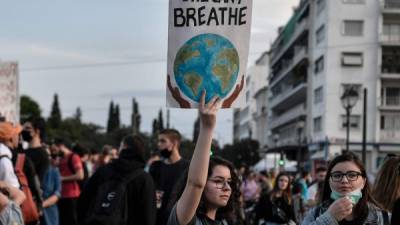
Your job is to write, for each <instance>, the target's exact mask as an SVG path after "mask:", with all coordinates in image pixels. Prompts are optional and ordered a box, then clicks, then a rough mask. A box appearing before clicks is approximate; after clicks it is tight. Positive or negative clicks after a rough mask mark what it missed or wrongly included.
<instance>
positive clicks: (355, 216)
mask: <svg viewBox="0 0 400 225" xmlns="http://www.w3.org/2000/svg"><path fill="white" fill-rule="evenodd" d="M331 224H332V225H337V224H338V225H347V224H349V225H350V224H351V225H367V224H376V225H389V224H390V214H389V213H388V212H386V211H384V210H382V209H381V208H380V207H379V204H378V203H377V202H376V201H375V200H374V199H373V198H372V196H371V192H370V187H369V182H368V177H367V176H366V171H365V168H364V166H363V164H362V162H361V161H360V159H359V158H358V157H357V156H356V155H354V154H353V153H345V154H342V155H339V156H337V157H336V158H335V159H333V160H332V161H331V163H330V164H329V166H328V170H327V176H326V178H325V181H324V189H323V192H322V202H321V203H320V204H319V205H317V206H316V207H314V208H313V209H312V210H310V211H309V212H308V214H307V215H306V217H305V219H304V220H303V223H302V225H331Z"/></svg>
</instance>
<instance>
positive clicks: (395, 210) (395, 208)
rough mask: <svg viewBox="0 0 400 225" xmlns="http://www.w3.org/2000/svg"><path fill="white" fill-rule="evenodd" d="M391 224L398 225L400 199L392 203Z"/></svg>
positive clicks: (399, 222)
mask: <svg viewBox="0 0 400 225" xmlns="http://www.w3.org/2000/svg"><path fill="white" fill-rule="evenodd" d="M391 224H400V198H398V199H397V200H396V201H395V202H394V205H393V209H392V222H391Z"/></svg>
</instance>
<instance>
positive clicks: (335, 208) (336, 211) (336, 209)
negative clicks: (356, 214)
mask: <svg viewBox="0 0 400 225" xmlns="http://www.w3.org/2000/svg"><path fill="white" fill-rule="evenodd" d="M328 211H329V212H330V213H331V214H332V215H333V216H334V217H335V218H336V220H337V221H341V220H343V219H344V218H345V217H347V216H349V215H351V214H352V213H353V204H352V202H351V201H350V199H348V198H347V197H343V198H340V199H338V200H336V201H334V202H333V203H332V205H331V206H329V208H328Z"/></svg>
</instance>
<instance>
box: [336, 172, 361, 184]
mask: <svg viewBox="0 0 400 225" xmlns="http://www.w3.org/2000/svg"><path fill="white" fill-rule="evenodd" d="M344 176H346V178H347V180H348V181H356V180H357V179H358V177H359V176H361V173H360V172H356V171H349V172H347V173H341V172H334V173H331V175H330V177H331V179H332V181H333V182H340V181H342V179H343V177H344Z"/></svg>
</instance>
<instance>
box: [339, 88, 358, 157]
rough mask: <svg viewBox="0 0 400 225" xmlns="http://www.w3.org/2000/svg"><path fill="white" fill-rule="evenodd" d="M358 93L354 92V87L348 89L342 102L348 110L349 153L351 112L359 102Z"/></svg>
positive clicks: (347, 134) (347, 135)
mask: <svg viewBox="0 0 400 225" xmlns="http://www.w3.org/2000/svg"><path fill="white" fill-rule="evenodd" d="M358 98H359V96H358V92H357V91H356V90H354V86H351V87H350V88H347V89H346V90H345V91H344V93H343V95H342V97H340V101H342V106H343V108H344V109H345V110H346V152H348V151H349V140H350V112H351V109H352V108H353V107H354V106H355V105H356V103H357V101H358Z"/></svg>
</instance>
